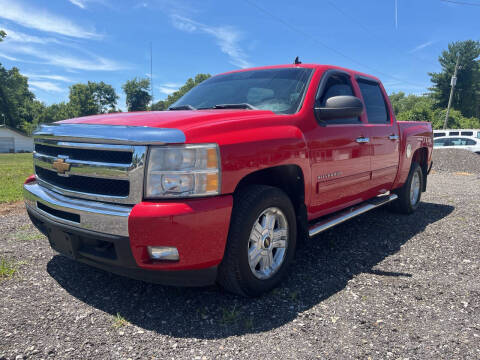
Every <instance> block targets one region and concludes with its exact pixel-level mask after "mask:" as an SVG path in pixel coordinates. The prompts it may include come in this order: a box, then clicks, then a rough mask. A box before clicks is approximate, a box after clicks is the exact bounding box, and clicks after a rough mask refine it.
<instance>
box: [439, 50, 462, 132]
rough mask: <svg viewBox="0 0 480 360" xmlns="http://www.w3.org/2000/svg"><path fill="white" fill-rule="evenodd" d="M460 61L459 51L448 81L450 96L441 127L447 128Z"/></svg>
mask: <svg viewBox="0 0 480 360" xmlns="http://www.w3.org/2000/svg"><path fill="white" fill-rule="evenodd" d="M459 62H460V53H459V54H458V56H457V63H456V64H455V71H454V73H453V76H452V80H451V81H450V85H451V87H452V88H451V89H450V98H449V99H448V107H447V114H446V115H445V122H444V123H443V129H444V130H445V129H446V128H447V122H448V115H450V106H452V98H453V91H454V90H455V85H457V70H458V63H459Z"/></svg>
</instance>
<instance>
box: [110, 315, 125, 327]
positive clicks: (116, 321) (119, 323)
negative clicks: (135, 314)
mask: <svg viewBox="0 0 480 360" xmlns="http://www.w3.org/2000/svg"><path fill="white" fill-rule="evenodd" d="M126 325H128V321H127V320H126V319H125V318H124V317H123V316H122V315H120V314H119V313H117V315H116V316H115V317H114V318H113V324H112V326H113V327H114V328H116V329H118V328H121V327H123V326H126Z"/></svg>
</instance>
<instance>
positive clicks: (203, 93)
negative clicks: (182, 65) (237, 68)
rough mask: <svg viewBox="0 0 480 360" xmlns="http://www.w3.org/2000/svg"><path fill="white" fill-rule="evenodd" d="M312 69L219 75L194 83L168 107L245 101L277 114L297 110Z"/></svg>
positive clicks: (257, 107)
mask: <svg viewBox="0 0 480 360" xmlns="http://www.w3.org/2000/svg"><path fill="white" fill-rule="evenodd" d="M311 73H312V69H305V68H284V69H268V70H252V71H241V72H236V73H231V74H225V75H218V76H214V77H211V78H210V79H208V80H205V81H204V82H202V83H201V84H199V85H198V86H196V87H194V88H193V89H192V90H190V91H189V92H188V93H186V94H185V95H184V96H182V97H181V98H180V99H179V100H178V101H177V102H176V103H175V104H173V105H172V106H171V107H172V108H176V107H183V106H185V107H186V106H191V107H193V108H195V109H198V110H200V109H207V108H208V109H210V108H214V107H215V106H217V105H222V104H242V105H245V104H247V105H251V106H252V107H254V108H256V109H261V110H271V111H273V112H275V113H278V114H293V113H296V112H297V111H298V110H299V106H300V104H301V103H302V100H303V96H304V94H305V90H306V88H307V83H308V80H309V79H310V74H311ZM244 108H247V107H246V106H245V107H244Z"/></svg>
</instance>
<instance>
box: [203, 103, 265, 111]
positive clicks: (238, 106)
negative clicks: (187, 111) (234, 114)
mask: <svg viewBox="0 0 480 360" xmlns="http://www.w3.org/2000/svg"><path fill="white" fill-rule="evenodd" d="M212 109H249V110H257V108H256V107H255V106H253V105H250V104H249V103H240V104H218V105H215V106H212Z"/></svg>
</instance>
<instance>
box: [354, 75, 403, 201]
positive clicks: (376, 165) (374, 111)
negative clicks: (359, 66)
mask: <svg viewBox="0 0 480 360" xmlns="http://www.w3.org/2000/svg"><path fill="white" fill-rule="evenodd" d="M357 83H358V86H359V88H360V92H361V94H362V97H363V102H364V104H365V111H366V116H367V121H368V127H369V131H370V141H371V144H372V151H373V154H372V187H373V188H374V190H375V191H377V192H378V193H383V192H385V191H387V190H390V189H391V188H392V185H393V182H394V180H395V177H396V176H397V171H398V163H399V145H400V137H399V129H398V126H397V123H396V122H395V121H394V120H395V119H394V117H393V114H391V113H390V111H389V107H388V105H387V104H388V102H387V101H388V100H387V96H386V93H385V91H384V89H383V87H382V86H381V84H380V83H379V82H378V81H376V80H375V79H371V78H367V77H363V76H361V77H357Z"/></svg>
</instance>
